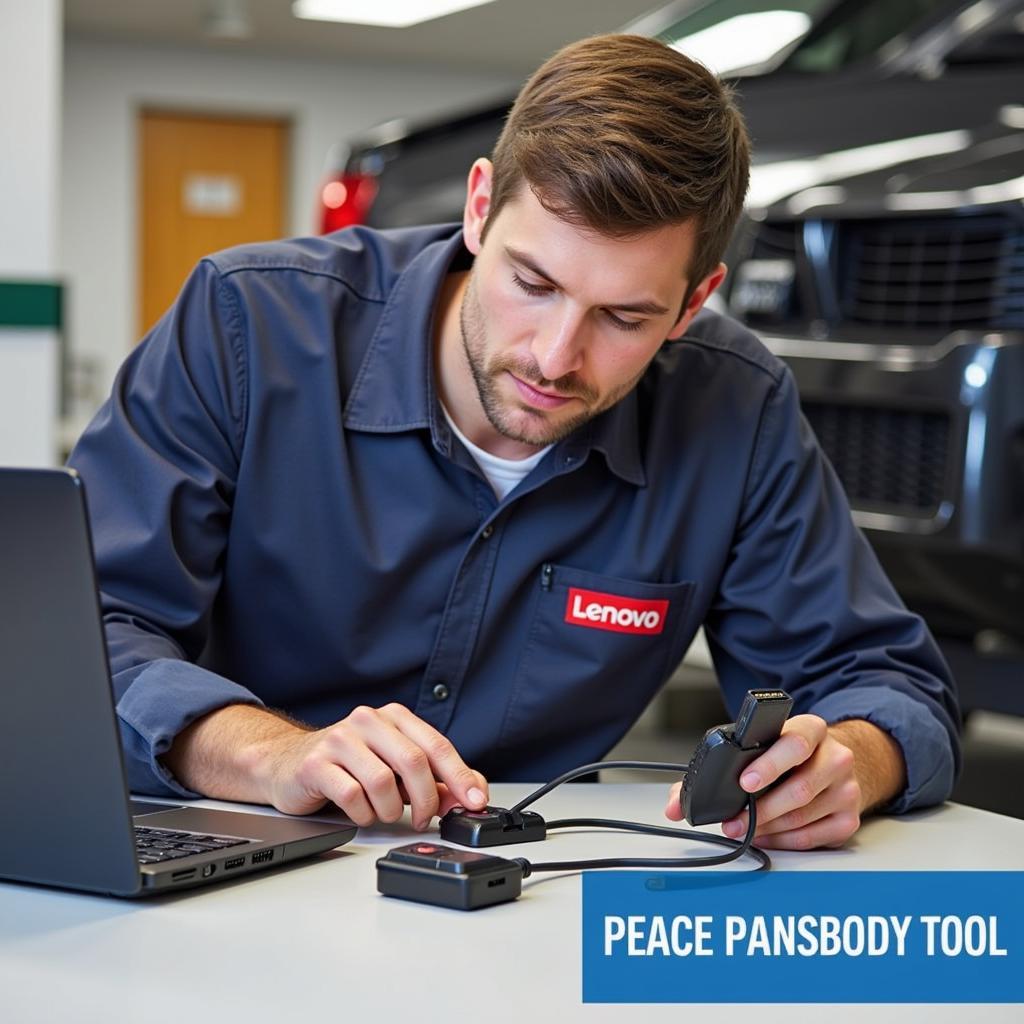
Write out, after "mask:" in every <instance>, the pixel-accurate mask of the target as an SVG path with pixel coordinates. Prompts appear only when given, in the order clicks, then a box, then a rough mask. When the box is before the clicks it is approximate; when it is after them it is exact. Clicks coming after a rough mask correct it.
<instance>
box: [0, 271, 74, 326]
mask: <svg viewBox="0 0 1024 1024" xmlns="http://www.w3.org/2000/svg"><path fill="white" fill-rule="evenodd" d="M63 319H64V286H63V285H60V284H53V283H50V282H46V281H0V328H4V327H50V328H55V329H59V328H60V327H61V325H62V324H63Z"/></svg>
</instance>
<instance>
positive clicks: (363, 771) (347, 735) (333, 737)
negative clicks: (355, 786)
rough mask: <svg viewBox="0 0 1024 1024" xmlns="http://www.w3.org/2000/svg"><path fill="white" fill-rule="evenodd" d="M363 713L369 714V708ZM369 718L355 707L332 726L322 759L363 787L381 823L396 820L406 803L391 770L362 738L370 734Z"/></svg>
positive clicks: (385, 761) (384, 760) (370, 711)
mask: <svg viewBox="0 0 1024 1024" xmlns="http://www.w3.org/2000/svg"><path fill="white" fill-rule="evenodd" d="M366 712H367V713H370V714H372V710H371V709H369V708H367V709H366ZM368 717H369V715H368V714H364V713H363V712H362V710H361V709H358V708H357V709H356V711H354V712H353V713H352V715H350V716H349V718H348V719H346V720H345V721H343V722H339V723H338V724H337V725H335V726H333V727H332V728H331V729H330V730H329V732H328V741H327V742H328V746H327V749H326V751H325V756H327V757H330V758H331V760H333V761H334V763H335V764H336V765H338V766H339V767H341V768H344V769H345V771H347V772H348V773H349V775H351V776H352V777H353V778H354V779H355V780H356V781H357V782H358V783H359V785H360V786H362V788H363V792H364V793H365V794H366V798H367V799H368V800H369V802H370V806H372V807H373V809H374V813H375V814H376V815H377V817H378V818H379V819H380V820H381V821H387V822H391V821H398V819H399V818H401V816H402V813H403V811H404V810H405V804H404V803H403V801H402V797H401V794H400V793H399V792H398V780H397V779H396V778H395V772H394V770H393V769H392V768H391V766H390V765H389V764H388V763H387V760H386V759H385V758H382V757H381V756H380V755H378V754H377V752H376V751H374V750H373V749H371V748H370V746H369V745H368V744H367V742H366V739H365V738H364V736H366V735H367V734H368V733H369V732H371V731H372V730H370V729H368V728H367V726H366V721H367V719H368Z"/></svg>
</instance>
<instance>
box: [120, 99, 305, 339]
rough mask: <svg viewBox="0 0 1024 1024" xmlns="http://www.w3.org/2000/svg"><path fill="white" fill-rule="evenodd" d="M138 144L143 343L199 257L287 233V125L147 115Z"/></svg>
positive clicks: (155, 112) (204, 117)
mask: <svg viewBox="0 0 1024 1024" xmlns="http://www.w3.org/2000/svg"><path fill="white" fill-rule="evenodd" d="M139 140H140V144H139V152H140V168H139V177H140V187H139V198H140V203H141V208H140V211H139V224H140V231H141V238H140V247H139V251H140V253H141V258H142V265H141V268H140V275H139V281H140V289H139V292H140V294H139V329H140V336H141V334H143V333H145V332H146V331H147V330H149V328H150V327H152V326H153V324H154V323H155V322H156V321H157V320H158V319H159V318H160V316H162V315H163V313H164V312H165V311H166V309H167V307H168V306H170V304H171V303H172V302H173V301H174V299H175V297H176V296H177V294H178V291H179V290H180V288H181V285H182V283H183V282H184V280H185V278H186V277H187V275H188V273H189V271H191V269H192V268H193V266H195V264H196V262H197V261H198V260H199V259H201V258H202V257H203V256H206V255H208V254H209V253H211V252H215V251H216V250H218V249H224V248H227V247H228V246H231V245H238V244H240V243H242V242H256V241H267V240H269V239H273V238H280V237H282V236H283V235H284V234H285V228H284V224H285V216H284V210H285V192H286V187H287V183H286V181H287V170H286V165H287V157H286V154H287V147H288V124H287V122H285V121H281V120H264V119H256V118H252V119H247V118H225V117H216V116H209V117H207V116H204V115H196V114H174V113H166V112H162V111H144V112H142V114H141V115H140V131H139Z"/></svg>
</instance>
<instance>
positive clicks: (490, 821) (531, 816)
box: [441, 807, 547, 847]
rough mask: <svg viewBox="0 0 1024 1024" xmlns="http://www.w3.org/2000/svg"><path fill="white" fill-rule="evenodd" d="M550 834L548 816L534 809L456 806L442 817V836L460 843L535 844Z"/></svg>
mask: <svg viewBox="0 0 1024 1024" xmlns="http://www.w3.org/2000/svg"><path fill="white" fill-rule="evenodd" d="M546 836H547V826H546V825H545V824H544V819H543V818H542V817H541V816H540V815H539V814H535V813H534V812H533V811H509V810H506V809H505V808H504V807H485V808H484V809H483V810H482V811H468V810H466V808H465V807H453V808H452V809H451V810H450V811H449V812H448V813H447V814H446V815H445V816H444V817H443V818H441V838H442V839H447V840H448V842H450V843H458V844H459V845H460V846H475V847H480V846H507V845H508V844H509V843H534V842H537V841H538V840H540V839H544V838H545V837H546Z"/></svg>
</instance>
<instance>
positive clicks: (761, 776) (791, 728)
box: [740, 715, 828, 793]
mask: <svg viewBox="0 0 1024 1024" xmlns="http://www.w3.org/2000/svg"><path fill="white" fill-rule="evenodd" d="M827 735H828V730H827V726H826V725H825V720H824V719H823V718H819V717H818V716H817V715H797V716H796V717H795V718H790V719H789V720H788V721H787V722H786V724H785V725H784V726H783V727H782V735H781V736H780V737H779V738H778V739H777V740H776V741H775V742H774V743H773V744H772V745H771V746H770V747H769V748H768V749H767V750H766V751H765V752H764V753H763V754H762V755H761V756H760V757H758V758H756V759H755V760H754V761H751V762H750V764H749V765H748V766H747V767H746V769H745V770H744V772H743V774H742V775H741V776H740V785H741V786H742V787H743V789H745V790H746V791H747V792H748V793H756V792H757V791H758V790H759V789H763V788H764V787H765V786H770V785H771V784H772V783H773V782H776V781H777V780H778V778H779V777H780V776H781V775H782V774H783V773H784V772H788V771H789V770H790V769H791V768H795V767H796V766H797V765H799V764H803V763H804V761H806V760H807V759H808V758H809V757H810V756H811V755H812V754H813V753H814V751H815V750H817V748H818V747H819V746H820V745H821V742H822V741H823V740H824V739H825V737H826V736H827Z"/></svg>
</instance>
